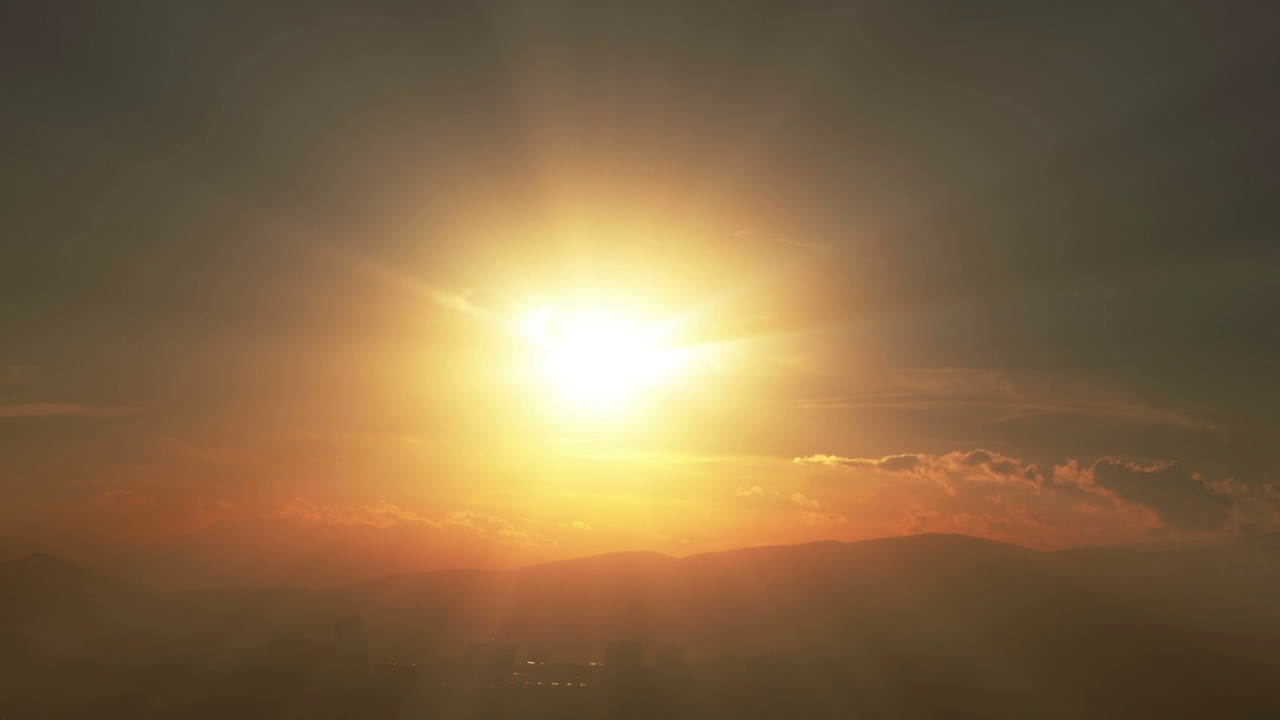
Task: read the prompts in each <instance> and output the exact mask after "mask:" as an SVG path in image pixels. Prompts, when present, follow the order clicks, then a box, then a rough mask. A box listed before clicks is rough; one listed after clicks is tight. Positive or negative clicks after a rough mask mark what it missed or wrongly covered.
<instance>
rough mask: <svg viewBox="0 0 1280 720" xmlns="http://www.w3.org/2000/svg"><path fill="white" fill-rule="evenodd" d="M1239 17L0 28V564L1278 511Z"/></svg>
mask: <svg viewBox="0 0 1280 720" xmlns="http://www.w3.org/2000/svg"><path fill="white" fill-rule="evenodd" d="M1262 5H1265V4H1262ZM1277 13H1278V11H1277V9H1276V8H1272V7H1263V6H1261V5H1259V4H1257V3H1247V4H1246V3H1230V2H1226V3H1203V2H1190V1H1183V0H1173V1H1167V0H1165V1H1161V2H1145V1H1143V0H1138V1H1135V2H1128V3H1122V4H1119V5H1117V4H1115V3H1103V2H1092V1H1086V2H1080V3H1023V2H1003V1H995V0H982V1H980V2H972V3H962V4H955V3H943V2H932V1H927V0H908V1H905V2H902V1H899V2H877V1H870V2H860V3H826V2H822V3H815V2H800V1H792V2H777V3H766V2H758V1H756V0H748V1H744V2H736V3H677V2H668V1H666V0H656V1H651V2H630V1H611V2H595V3H589V2H529V3H517V2H496V3H486V2H431V3H427V2H422V3H413V2H383V1H375V2H360V3H341V2H326V1H321V2H306V3H288V2H284V3H256V2H255V3H216V4H202V5H200V6H197V5H193V4H190V3H168V2H161V3H128V4H88V3H64V2H50V3H25V4H20V5H18V6H16V7H14V8H10V9H9V10H7V11H6V20H5V22H4V23H2V24H0V158H3V161H2V162H0V187H2V191H0V558H13V557H18V556H21V555H23V554H26V553H30V552H48V553H53V554H56V555H58V556H60V557H64V558H66V559H69V560H72V561H75V562H80V563H84V564H87V565H91V566H94V567H98V568H102V569H107V570H111V571H113V572H119V573H121V574H124V575H126V576H129V577H132V578H136V579H138V580H139V581H141V582H145V583H147V584H150V585H152V586H154V587H165V588H190V587H204V586H211V585H228V584H279V585H300V586H312V587H316V586H326V585H334V584H340V583H346V582H354V581H357V580H361V579H366V578H370V577H376V576H379V575H386V574H391V573H403V572H413V571H419V570H430V569H436V568H449V567H512V566H517V565H522V564H528V563H534V562H540V561H545V560H552V559H560V558H570V557H578V556H584V555H590V554H597V553H605V552H615V551H624V550H652V551H658V552H663V553H668V554H672V555H681V556H683V555H689V554H693V553H699V552H708V551H717V550H725V549H730V548H737V547H745V546H753V545H764V544H778V543H797V542H807V541H812V540H825V539H835V540H847V541H851V540H858V539H863V538H871V537H881V536H891V535H903V534H911V533H919V532H960V533H966V534H970V535H977V536H982V537H989V538H995V539H999V540H1006V541H1010V542H1016V543H1019V544H1023V545H1027V546H1030V547H1035V548H1041V549H1056V548H1062V547H1070V546H1076V545H1138V546H1161V545H1169V544H1178V543H1200V542H1223V541H1231V540H1232V539H1234V538H1240V537H1247V536H1249V535H1252V534H1255V533H1260V532H1271V531H1275V530H1277V529H1280V411H1278V410H1277V405H1278V402H1280V312H1278V311H1280V243H1278V242H1277V239H1276V236H1277V232H1278V231H1280V216H1278V210H1277V207H1280V206H1277V204H1276V203H1275V201H1274V198H1273V195H1274V188H1275V187H1276V177H1275V174H1276V167H1277V166H1280V165H1278V161H1280V133H1277V132H1276V131H1275V128H1277V127H1280V95H1278V92H1277V90H1276V87H1275V82H1274V79H1275V77H1276V73H1277V71H1280V45H1277V43H1276V42H1275V32H1274V28H1275V27H1277V23H1278V22H1280V17H1278V16H1277ZM575 313H577V314H578V315H581V314H583V313H586V314H588V315H589V314H591V313H604V314H605V315H607V316H608V317H609V318H610V320H609V321H608V322H610V323H614V324H613V325H612V326H610V327H612V328H613V329H614V330H618V332H624V334H625V333H631V334H630V335H626V337H628V338H633V337H639V335H636V333H640V334H642V335H644V337H646V338H650V339H652V338H656V337H658V335H659V334H660V335H661V337H660V339H659V340H652V343H651V345H652V347H650V346H649V345H646V346H645V349H644V350H643V351H641V350H636V352H635V353H630V354H628V352H624V353H622V354H621V355H619V354H618V353H617V352H612V354H611V353H610V352H605V353H604V355H603V356H597V355H591V354H590V353H587V354H586V355H583V354H581V353H579V354H578V355H574V356H573V357H571V358H569V359H568V360H566V359H565V357H562V356H565V354H566V353H568V352H569V351H568V350H565V349H564V348H565V347H567V346H566V345H565V343H570V340H566V339H565V338H570V339H571V338H572V336H573V333H574V332H575V329H574V328H575V327H577V328H578V329H581V327H582V326H581V323H579V325H576V326H575V325H574V322H575V321H574V320H573V318H575V317H578V315H575ZM619 318H622V319H619ZM539 323H542V325H546V326H547V328H550V329H549V330H547V328H544V327H542V325H540V324H539ZM566 328H567V329H566ZM619 328H621V330H619ZM637 328H638V329H639V330H637ZM543 330H546V332H543ZM650 331H652V333H650ZM557 333H559V334H557ZM645 333H650V334H645ZM550 336H554V338H553V339H552V340H550V341H548V340H547V337H550ZM557 338H558V339H557ZM645 342H649V340H646V341H645ZM556 343H559V344H556ZM570 344H571V343H570ZM627 347H630V346H627ZM615 349H616V348H615ZM633 356H634V357H633ZM635 357H642V358H643V362H642V363H641V364H642V365H643V367H641V368H640V370H639V371H638V372H640V373H641V374H642V375H644V377H643V378H642V379H637V378H638V377H639V376H636V377H630V376H629V382H631V383H632V384H631V385H630V386H628V388H629V390H630V392H627V393H622V394H621V397H620V398H614V400H616V402H614V401H612V400H611V401H610V402H609V403H605V405H607V407H602V406H593V405H592V404H591V403H584V402H581V400H582V398H581V397H580V394H579V395H578V396H575V395H574V393H573V392H569V391H570V390H575V389H576V390H579V391H580V390H582V388H583V386H582V383H583V382H584V380H586V379H591V378H596V379H599V378H598V377H596V375H593V374H592V373H599V372H604V373H605V374H604V375H603V376H601V377H603V381H602V382H605V383H606V384H608V383H611V382H614V381H615V380H618V378H617V377H615V376H616V374H617V373H618V372H621V371H620V370H618V369H617V368H616V367H615V366H614V365H611V363H613V364H616V363H618V362H624V361H625V362H631V360H633V359H634V358H635ZM620 358H621V359H620ZM627 358H631V359H630V360H629V359H627ZM668 361H669V362H668ZM557 363H559V364H557ZM601 364H603V365H607V366H609V368H612V369H608V370H604V371H601V370H600V368H599V366H600V365H601ZM628 367H629V366H628ZM659 370H660V371H659ZM557 373H558V374H557ZM610 373H613V374H610ZM641 380H643V381H641ZM609 389H610V390H613V389H616V388H615V387H614V386H613V385H610V386H609Z"/></svg>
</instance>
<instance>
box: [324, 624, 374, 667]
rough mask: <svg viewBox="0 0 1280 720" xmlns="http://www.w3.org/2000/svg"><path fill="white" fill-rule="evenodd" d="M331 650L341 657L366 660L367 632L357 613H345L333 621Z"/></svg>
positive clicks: (367, 648) (367, 650)
mask: <svg viewBox="0 0 1280 720" xmlns="http://www.w3.org/2000/svg"><path fill="white" fill-rule="evenodd" d="M333 652H334V653H335V654H336V655H337V656H338V657H341V658H347V659H352V660H368V658H369V634H368V633H366V632H365V631H364V623H362V622H360V616H359V615H345V616H343V617H340V618H338V619H337V620H335V621H334V623H333Z"/></svg>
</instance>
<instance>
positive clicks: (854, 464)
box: [793, 449, 1042, 495]
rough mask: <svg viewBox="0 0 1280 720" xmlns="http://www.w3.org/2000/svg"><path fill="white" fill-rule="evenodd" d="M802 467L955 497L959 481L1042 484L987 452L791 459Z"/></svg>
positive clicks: (1025, 467) (1021, 466)
mask: <svg viewBox="0 0 1280 720" xmlns="http://www.w3.org/2000/svg"><path fill="white" fill-rule="evenodd" d="M793 462H795V463H799V464H801V465H825V466H827V467H833V468H844V469H848V470H866V471H870V472H874V473H880V474H884V475H890V476H898V477H904V478H911V479H917V480H922V481H927V482H933V483H937V484H938V485H939V486H941V487H943V488H945V489H946V490H947V491H948V492H949V493H951V494H953V495H954V494H955V492H956V485H957V483H960V482H970V483H975V482H976V483H995V484H1029V485H1039V484H1040V483H1041V482H1042V478H1041V476H1040V471H1039V470H1038V469H1037V468H1036V466H1035V465H1032V464H1029V463H1024V462H1023V461H1021V460H1018V459H1016V458H1010V457H1006V456H1004V455H1001V454H1000V453H995V452H991V451H990V450H981V449H979V450H971V451H969V452H950V453H947V454H945V455H924V454H919V453H915V454H903V455H886V456H884V457H881V458H848V457H841V456H839V455H809V456H806V457H798V458H795V459H794V460H793Z"/></svg>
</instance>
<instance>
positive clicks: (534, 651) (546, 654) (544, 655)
mask: <svg viewBox="0 0 1280 720" xmlns="http://www.w3.org/2000/svg"><path fill="white" fill-rule="evenodd" d="M526 659H527V660H528V661H529V662H531V663H533V664H534V665H546V664H547V663H549V662H551V651H549V650H547V649H546V648H545V647H543V646H541V645H534V646H532V647H530V648H529V654H528V656H527V657H526Z"/></svg>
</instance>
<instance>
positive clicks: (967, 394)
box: [798, 368, 1228, 437]
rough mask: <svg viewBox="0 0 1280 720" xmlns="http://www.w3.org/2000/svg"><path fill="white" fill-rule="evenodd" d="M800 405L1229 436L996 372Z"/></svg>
mask: <svg viewBox="0 0 1280 720" xmlns="http://www.w3.org/2000/svg"><path fill="white" fill-rule="evenodd" d="M798 403H799V404H800V405H801V407H805V408H809V409H838V408H870V409H884V410H918V411H949V410H961V411H965V410H967V411H970V412H976V413H979V414H980V415H983V416H985V417H984V419H985V421H987V422H1008V421H1010V420H1017V419H1021V418H1026V417H1031V416H1035V415H1074V416H1080V417H1092V418H1101V419H1108V420H1115V421H1118V422H1124V423H1132V424H1137V425H1162V426H1167V427H1174V428H1181V429H1184V430H1199V431H1205V432H1210V433H1213V434H1215V435H1218V436H1220V437H1226V436H1227V435H1228V432H1227V429H1226V428H1225V427H1224V426H1222V425H1220V424H1217V423H1213V422H1208V421H1206V420H1203V419H1201V418H1198V417H1196V416H1195V415H1194V414H1192V413H1190V412H1187V411H1184V410H1179V409H1176V408H1165V407H1159V406H1156V405H1151V404H1148V403H1143V402H1138V401H1135V400H1133V399H1130V398H1126V397H1122V396H1119V395H1117V394H1114V393H1106V392H1102V391H1099V390H1098V389H1096V388H1093V387H1090V386H1089V385H1087V384H1086V383H1083V382H1081V381H1079V380H1072V379H1070V378H1062V377H1024V378H1021V379H1020V380H1019V381H1017V382H1015V381H1014V380H1013V379H1011V378H1010V377H1008V376H1006V375H1005V374H1002V373H999V372H996V371H994V370H981V369H968V368H917V369H910V370H899V371H896V372H894V373H892V374H890V376H889V377H884V378H877V389H876V392H874V393H862V394H856V393H855V394H841V395H837V396H833V397H825V398H808V399H803V400H799V401H798Z"/></svg>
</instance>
